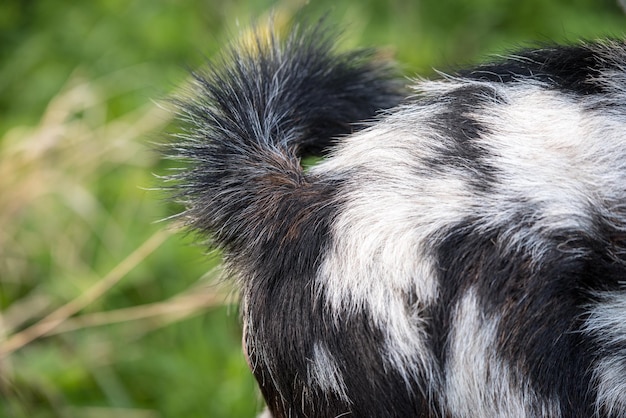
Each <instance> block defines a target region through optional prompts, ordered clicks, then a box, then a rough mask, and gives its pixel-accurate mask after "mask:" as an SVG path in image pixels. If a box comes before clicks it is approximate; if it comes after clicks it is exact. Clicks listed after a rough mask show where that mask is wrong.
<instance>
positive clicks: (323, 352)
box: [308, 342, 351, 403]
mask: <svg viewBox="0 0 626 418" xmlns="http://www.w3.org/2000/svg"><path fill="white" fill-rule="evenodd" d="M308 380H309V384H310V385H311V386H318V387H319V388H320V389H322V391H324V392H332V393H334V394H335V395H337V396H338V397H339V398H340V399H342V400H343V401H345V402H347V403H351V402H350V398H349V397H348V395H347V390H346V384H345V383H344V381H343V376H342V374H341V371H340V370H339V367H338V366H337V363H336V362H335V360H334V359H333V357H332V354H331V353H330V352H329V351H328V350H327V349H326V348H324V346H323V345H322V344H321V343H319V342H317V343H315V345H314V346H313V359H312V360H311V361H310V363H309V365H308Z"/></svg>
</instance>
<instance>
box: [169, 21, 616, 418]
mask: <svg viewBox="0 0 626 418" xmlns="http://www.w3.org/2000/svg"><path fill="white" fill-rule="evenodd" d="M334 36H335V35H334V34H333V33H332V32H331V33H330V34H329V32H328V30H327V25H325V24H323V23H319V24H317V25H312V26H306V25H303V26H294V27H293V28H292V30H291V32H290V34H288V35H287V36H285V37H284V38H283V37H281V36H280V35H279V34H277V33H275V32H274V31H272V30H270V31H261V30H257V31H256V32H255V35H254V36H252V37H251V38H248V40H247V42H244V41H242V42H240V43H238V44H235V45H234V46H233V47H231V48H230V49H228V50H227V52H226V53H225V54H224V55H223V58H222V59H220V60H217V61H216V63H214V64H211V65H210V66H209V68H208V70H206V71H204V72H202V73H197V74H195V75H194V77H195V89H196V90H195V91H194V92H192V94H190V97H189V98H185V99H180V100H179V101H178V105H179V115H180V118H181V119H182V121H183V123H184V126H185V130H184V131H183V133H182V134H180V135H177V136H176V138H175V140H174V141H172V143H171V144H170V145H169V146H168V147H167V152H168V154H169V155H170V156H171V157H174V158H180V159H182V160H184V161H186V162H187V166H186V167H185V168H184V169H181V170H179V171H177V172H176V174H175V175H173V176H172V178H171V181H172V182H173V183H172V184H173V185H172V186H171V191H172V194H173V195H174V197H175V199H177V200H179V201H182V202H183V203H184V204H185V205H186V210H185V211H184V212H183V213H182V214H181V216H182V217H184V219H185V220H186V221H187V223H188V225H189V227H190V228H191V229H193V230H196V231H198V232H200V233H201V234H203V235H206V236H208V237H210V238H211V240H212V242H213V243H214V245H216V246H218V247H219V248H221V249H222V250H223V252H224V259H225V263H226V265H227V267H228V270H229V271H230V273H231V274H232V275H233V276H234V277H235V278H236V279H237V281H238V284H239V286H240V288H241V295H242V303H241V309H242V316H243V322H244V346H245V350H246V353H247V356H248V360H249V363H250V367H251V369H252V372H253V373H254V375H255V377H256V379H257V381H258V384H259V387H260V389H261V392H262V394H263V396H264V398H265V400H266V402H267V406H268V411H267V412H266V415H264V416H270V415H271V416H273V417H275V418H282V417H337V416H354V417H512V416H515V417H578V416H580V417H583V416H585V417H591V416H597V417H622V416H626V326H625V325H624V324H625V323H626V45H625V44H624V43H623V42H621V41H615V40H607V41H598V42H587V43H580V44H578V45H568V46H550V47H543V48H537V49H532V50H525V51H520V52H519V53H517V54H512V55H511V56H509V57H506V58H502V59H499V60H497V61H496V62H493V63H490V64H484V65H480V66H477V67H475V68H472V69H468V70H463V71H459V72H457V73H455V74H451V75H442V77H441V78H440V79H438V80H433V81H426V80H420V81H416V82H414V83H413V86H412V89H413V92H412V93H411V94H407V93H406V92H404V91H403V88H402V83H401V82H399V81H398V79H397V78H396V74H395V72H394V70H393V66H392V65H391V64H389V63H386V62H385V61H384V60H381V59H380V57H379V56H378V55H376V54H375V53H372V52H371V51H357V52H347V53H346V52H339V51H337V50H336V49H335V47H334V45H333V42H332V41H333V38H334ZM308 155H324V156H325V158H324V160H323V161H322V162H320V163H319V164H317V165H315V166H314V167H312V168H311V169H310V170H307V171H305V170H303V169H302V167H301V159H302V158H303V157H305V156H308Z"/></svg>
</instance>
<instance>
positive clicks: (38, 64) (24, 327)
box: [0, 0, 626, 418]
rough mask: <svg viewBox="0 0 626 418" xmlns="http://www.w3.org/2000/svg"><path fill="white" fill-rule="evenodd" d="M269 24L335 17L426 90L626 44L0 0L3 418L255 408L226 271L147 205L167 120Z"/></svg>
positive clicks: (604, 6) (227, 10) (110, 4)
mask: <svg viewBox="0 0 626 418" xmlns="http://www.w3.org/2000/svg"><path fill="white" fill-rule="evenodd" d="M272 11H273V14H274V18H275V20H276V22H278V23H279V24H282V22H284V21H285V20H287V19H289V17H290V16H293V15H294V14H296V13H302V14H303V15H305V16H311V17H316V16H322V15H324V14H328V18H329V19H330V20H331V21H332V22H336V24H337V25H339V26H341V27H343V28H344V36H343V38H342V39H341V43H342V44H343V47H346V48H347V47H355V46H378V47H381V48H382V49H384V50H385V51H388V53H389V54H391V55H393V56H394V57H395V58H396V59H397V60H398V62H399V63H400V64H401V68H402V69H403V71H404V72H405V73H406V74H407V76H415V75H420V76H426V77H430V76H433V75H434V70H433V69H434V68H437V69H442V70H444V71H445V70H447V69H451V68H454V67H455V66H462V65H467V64H471V63H476V62H480V61H481V60H484V59H486V58H487V57H488V56H489V55H490V54H502V53H505V52H507V51H510V50H513V49H515V48H517V47H519V46H525V45H526V46H528V45H534V44H537V43H545V42H548V41H551V40H554V41H559V42H573V41H577V40H579V39H595V38H598V37H605V36H613V37H622V36H623V33H624V29H625V28H626V18H625V16H624V13H623V11H622V10H621V9H620V7H619V6H618V4H617V2H615V1H609V0H574V1H572V0H562V1H546V0H528V1H519V0H515V1H513V0H474V1H469V0H468V1H461V0H423V1H406V0H404V1H381V0H361V1H345V2H338V1H336V0H335V1H326V0H323V1H314V0H311V1H309V2H302V1H300V2H296V1H292V2H287V1H285V2H273V1H253V2H242V1H224V0H210V1H200V0H191V1H174V0H169V1H168V0H131V1H129V0H109V1H105V0H93V1H84V2H78V1H69V0H67V1H62V0H56V1H53V0H50V1H27V0H3V1H2V3H0V309H1V314H2V316H1V317H0V417H5V416H6V417H87V418H89V417H110V416H113V417H117V418H135V417H137V418H139V417H253V416H254V415H255V414H256V413H257V412H258V411H259V410H260V409H261V408H262V402H261V400H260V398H259V395H258V393H257V391H256V388H255V383H254V381H253V379H252V377H251V375H250V373H249V372H248V369H247V366H246V364H245V361H244V359H243V356H242V353H241V348H240V338H241V336H240V332H241V331H240V326H239V322H238V311H237V306H236V303H235V302H236V300H237V298H236V294H235V292H234V291H233V290H232V289H229V287H228V283H224V284H221V285H219V284H218V282H217V278H218V277H219V276H220V270H219V254H216V253H215V252H212V251H210V250H208V249H206V248H204V247H203V246H201V245H197V244H196V241H195V239H194V237H193V236H189V235H187V234H185V233H182V232H174V233H171V232H169V233H168V232H164V231H165V230H168V227H171V226H172V225H173V224H175V221H165V222H159V221H160V220H162V219H164V218H166V217H168V216H170V215H173V214H174V213H176V212H177V211H178V210H180V208H178V207H176V205H174V204H171V203H166V202H165V201H164V200H163V193H162V192H159V191H158V190H153V189H154V188H155V187H157V186H158V185H159V179H158V177H157V176H158V175H163V174H166V173H167V172H168V170H169V168H170V167H171V166H172V164H171V163H169V162H165V161H160V160H159V157H158V155H157V153H155V152H154V151H153V149H154V145H153V144H154V143H158V142H163V141H164V140H165V134H164V132H166V131H171V130H173V129H175V128H173V127H172V126H171V123H170V119H171V116H172V115H171V113H169V112H168V111H167V110H165V109H164V107H167V105H165V104H164V103H165V99H166V98H167V97H168V96H170V95H171V94H173V93H174V92H176V91H177V90H178V89H180V88H181V87H182V86H184V84H185V82H186V80H187V74H188V69H189V68H195V67H198V66H200V65H202V63H203V62H204V61H205V60H206V59H207V58H210V57H211V56H213V55H214V54H215V53H216V52H217V51H218V50H219V49H220V47H221V46H222V45H224V43H226V42H227V41H228V40H229V39H232V38H233V37H234V36H235V35H236V34H237V33H238V32H240V31H241V30H243V29H245V28H246V27H248V26H249V24H250V23H251V22H253V21H254V20H255V19H259V18H260V19H261V21H263V19H267V17H268V16H269V15H270V14H271V13H272ZM155 174H156V175H155ZM169 229H172V228H169ZM57 309H60V310H59V311H57ZM55 311H56V312H55ZM50 314H52V317H50V316H49V315H50ZM51 318H52V319H54V320H56V322H54V323H52V322H50V320H51ZM50 324H52V325H54V326H52V325H50ZM48 325H50V326H48Z"/></svg>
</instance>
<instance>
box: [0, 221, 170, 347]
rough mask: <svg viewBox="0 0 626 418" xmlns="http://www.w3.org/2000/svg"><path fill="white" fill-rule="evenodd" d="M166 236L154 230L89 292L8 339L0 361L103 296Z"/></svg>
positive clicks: (166, 233) (164, 231) (166, 234)
mask: <svg viewBox="0 0 626 418" xmlns="http://www.w3.org/2000/svg"><path fill="white" fill-rule="evenodd" d="M169 235H170V233H169V232H168V231H167V230H159V231H157V232H156V233H155V234H154V235H152V236H151V237H150V238H148V239H147V240H146V241H145V242H144V243H143V244H142V245H141V246H140V247H139V248H137V249H136V250H135V251H134V252H133V253H131V254H130V255H129V256H128V257H127V258H126V259H124V260H123V261H122V262H121V263H119V264H118V265H117V266H116V267H115V268H114V269H113V270H111V271H110V272H109V274H107V275H106V276H105V277H104V278H102V280H99V281H98V282H97V283H96V284H95V285H93V286H92V287H91V288H90V289H89V290H87V291H86V292H84V293H82V294H81V295H80V296H78V297H77V298H76V299H74V300H72V301H70V302H68V303H66V304H65V305H63V306H61V307H60V308H58V309H57V310H55V311H54V312H52V313H50V314H49V315H47V316H46V317H45V318H43V319H41V320H40V321H38V322H37V323H36V324H34V325H32V326H30V327H29V328H26V329H25V330H23V331H21V332H19V333H17V334H14V335H12V336H11V337H9V338H8V339H7V340H6V341H5V342H4V343H3V344H2V346H1V347H0V359H1V358H4V357H6V356H7V355H9V354H11V353H12V352H14V351H15V350H18V349H19V348H21V347H23V346H24V345H26V344H28V343H30V342H31V341H33V340H35V339H37V338H40V337H42V336H44V335H47V334H49V333H50V332H52V331H53V330H54V329H55V328H57V327H58V326H59V325H61V324H62V323H63V322H64V321H65V320H67V318H69V317H70V316H72V315H74V314H75V313H77V312H79V311H80V310H81V309H83V308H84V307H85V306H87V305H89V304H90V303H91V302H93V301H94V300H96V299H98V298H99V297H101V296H102V295H103V294H104V293H106V291H108V290H109V289H110V288H111V287H113V286H114V285H115V284H116V283H118V282H119V281H120V280H121V279H123V278H124V276H125V275H126V274H128V272H130V271H131V270H132V269H133V268H134V267H136V266H137V265H138V264H139V263H140V262H141V261H143V260H144V259H145V258H146V257H147V256H148V255H150V254H151V253H153V252H154V250H156V249H157V248H158V247H159V246H160V245H161V244H162V243H163V242H164V241H165V240H166V239H167V237H168V236H169Z"/></svg>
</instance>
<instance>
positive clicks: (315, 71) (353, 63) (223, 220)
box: [168, 24, 400, 255]
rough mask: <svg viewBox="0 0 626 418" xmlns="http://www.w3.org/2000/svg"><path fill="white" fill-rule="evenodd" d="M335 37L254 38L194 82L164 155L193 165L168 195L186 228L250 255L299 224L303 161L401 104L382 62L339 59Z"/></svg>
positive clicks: (356, 55)
mask: <svg viewBox="0 0 626 418" xmlns="http://www.w3.org/2000/svg"><path fill="white" fill-rule="evenodd" d="M333 36H334V34H333V33H332V32H328V31H327V30H326V29H325V26H324V25H323V24H317V25H315V26H313V27H309V28H297V27H296V28H295V29H293V30H292V31H291V34H290V35H289V36H288V37H287V38H286V39H284V40H280V39H279V38H278V36H277V34H276V33H274V32H272V31H270V33H263V32H261V31H256V32H255V34H254V36H253V37H252V40H250V39H248V41H247V42H244V41H241V42H240V43H238V44H237V45H235V46H234V47H231V48H230V49H229V50H227V51H226V53H225V54H224V55H223V56H222V58H221V59H220V60H218V62H217V63H215V64H212V65H210V67H209V68H208V70H207V71H205V72H203V73H196V74H194V80H195V84H194V85H195V88H196V91H195V92H194V95H193V97H192V98H190V99H188V100H181V101H180V102H179V103H178V107H179V109H180V111H179V115H180V117H181V119H182V120H183V121H184V122H186V124H185V128H184V131H183V133H182V134H181V135H178V136H177V140H176V141H175V143H174V144H172V145H171V147H170V148H169V150H170V151H169V152H168V153H169V154H170V156H173V157H175V158H179V159H180V158H182V159H184V160H186V161H188V162H189V163H190V164H189V167H188V168H186V169H184V170H181V171H179V172H177V174H175V175H174V176H172V180H174V184H176V186H175V187H174V190H175V192H174V193H175V194H176V197H177V198H178V200H182V201H183V203H184V204H185V205H186V207H187V209H186V211H185V212H184V216H185V218H186V220H187V222H188V224H189V226H191V227H192V229H195V230H197V231H199V232H202V233H209V234H210V236H211V237H212V238H213V239H214V240H215V241H216V242H215V243H216V244H217V245H218V246H220V247H222V248H224V249H226V250H227V252H228V253H230V254H240V253H248V255H250V254H249V251H247V250H250V249H251V248H253V247H254V246H258V244H259V243H260V242H261V243H262V242H263V241H264V240H267V239H269V238H270V236H271V235H273V234H276V233H277V232H276V231H277V228H276V224H277V223H280V222H286V221H285V219H289V218H291V222H293V217H294V216H296V217H297V216H304V215H303V214H301V213H300V214H298V213H294V212H293V211H294V210H295V209H294V204H292V203H293V202H300V204H298V206H299V207H302V204H303V202H307V200H309V199H307V198H306V196H310V195H311V190H310V189H311V182H310V179H308V178H307V175H306V174H305V173H304V172H303V170H302V168H301V166H300V158H301V157H303V156H306V155H307V154H320V153H323V152H324V150H325V148H326V147H327V146H328V145H329V144H330V143H331V141H332V139H333V138H334V137H336V136H338V135H341V134H346V133H349V132H350V131H351V130H352V129H353V128H354V126H355V125H354V124H355V123H357V122H359V121H363V120H366V119H368V118H372V117H373V116H375V115H376V113H377V112H378V111H380V110H381V109H386V108H390V107H392V106H394V105H396V104H397V103H398V101H399V100H400V87H399V84H398V82H397V80H394V77H393V71H392V70H391V67H390V66H389V64H388V63H385V62H380V61H377V60H376V59H374V55H373V54H372V52H371V51H357V52H350V53H337V52H336V51H335V50H334V46H333V42H332V40H333ZM289 202H292V203H289ZM278 229H280V228H278Z"/></svg>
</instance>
